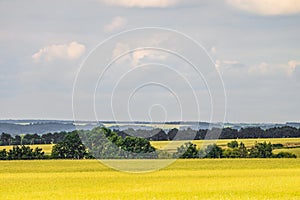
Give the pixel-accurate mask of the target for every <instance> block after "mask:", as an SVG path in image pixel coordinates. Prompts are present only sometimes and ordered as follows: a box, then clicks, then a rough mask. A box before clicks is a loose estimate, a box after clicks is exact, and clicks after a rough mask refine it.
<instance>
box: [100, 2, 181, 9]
mask: <svg viewBox="0 0 300 200" xmlns="http://www.w3.org/2000/svg"><path fill="white" fill-rule="evenodd" d="M101 1H102V2H104V3H106V4H108V5H112V6H121V7H138V8H166V7H170V6H175V5H178V4H179V3H181V2H183V1H182V0H101Z"/></svg>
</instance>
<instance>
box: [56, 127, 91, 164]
mask: <svg viewBox="0 0 300 200" xmlns="http://www.w3.org/2000/svg"><path fill="white" fill-rule="evenodd" d="M87 155H88V153H87V151H86V148H85V146H84V145H83V144H82V142H81V139H80V137H79V135H78V132H77V131H73V132H70V133H68V134H67V135H66V136H65V138H64V140H63V141H62V142H60V143H58V144H56V145H54V146H53V148H52V153H51V156H52V157H53V158H62V159H65V158H67V159H82V158H85V157H86V156H87Z"/></svg>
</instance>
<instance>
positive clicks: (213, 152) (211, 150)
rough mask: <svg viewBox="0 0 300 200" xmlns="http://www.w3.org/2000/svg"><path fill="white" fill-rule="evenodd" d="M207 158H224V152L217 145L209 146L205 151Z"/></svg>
mask: <svg viewBox="0 0 300 200" xmlns="http://www.w3.org/2000/svg"><path fill="white" fill-rule="evenodd" d="M205 154H206V156H205V157H206V158H222V156H223V150H222V148H221V147H219V146H217V145H216V144H212V145H208V146H207V148H206V149H205Z"/></svg>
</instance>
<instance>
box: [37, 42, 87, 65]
mask: <svg viewBox="0 0 300 200" xmlns="http://www.w3.org/2000/svg"><path fill="white" fill-rule="evenodd" d="M85 50H86V47H85V46H84V45H83V44H80V43H78V42H76V41H74V42H71V43H69V44H53V45H49V46H46V47H43V48H41V49H40V50H39V51H38V52H36V53H35V54H33V55H32V59H33V61H35V62H39V61H47V62H50V61H53V60H56V59H69V60H72V59H76V58H79V57H80V56H81V55H82V54H83V53H84V52H85Z"/></svg>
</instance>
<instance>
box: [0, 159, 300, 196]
mask: <svg viewBox="0 0 300 200" xmlns="http://www.w3.org/2000/svg"><path fill="white" fill-rule="evenodd" d="M133 162H135V161H133ZM144 162H148V164H151V163H153V162H156V161H155V160H148V161H144ZM146 164H147V163H146ZM0 165H1V168H0V183H1V185H0V199H2V200H4V199H14V200H15V199H300V190H299V188H300V159H215V160H213V159H212V160H210V159H204V160H201V159H197V160H178V161H176V162H175V163H173V164H172V165H171V166H169V167H167V168H165V169H162V170H159V171H156V172H151V173H145V174H129V173H124V172H118V171H114V170H112V169H110V168H107V167H106V166H104V165H102V164H101V163H100V162H99V161H97V160H41V161H37V160H35V161H1V162H0Z"/></svg>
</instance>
